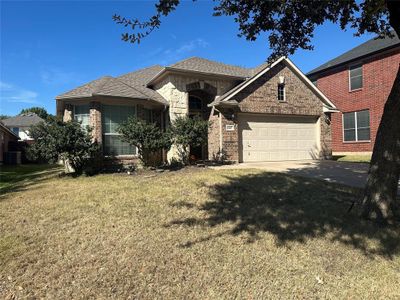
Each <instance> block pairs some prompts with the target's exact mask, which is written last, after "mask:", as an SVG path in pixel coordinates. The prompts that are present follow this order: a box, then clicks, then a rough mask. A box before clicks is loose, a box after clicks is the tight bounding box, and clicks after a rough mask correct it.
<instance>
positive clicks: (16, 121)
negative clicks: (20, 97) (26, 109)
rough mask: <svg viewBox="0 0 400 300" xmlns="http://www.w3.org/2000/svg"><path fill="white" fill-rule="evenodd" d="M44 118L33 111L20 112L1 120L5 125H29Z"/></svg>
mask: <svg viewBox="0 0 400 300" xmlns="http://www.w3.org/2000/svg"><path fill="white" fill-rule="evenodd" d="M43 121H44V120H43V119H42V118H41V117H39V116H38V115H37V114H35V113H26V114H21V115H18V116H15V117H11V118H8V119H4V120H2V122H3V124H4V125H5V126H7V127H9V128H10V127H29V126H32V125H36V124H38V123H40V122H43Z"/></svg>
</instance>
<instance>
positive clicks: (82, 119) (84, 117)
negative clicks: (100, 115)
mask: <svg viewBox="0 0 400 300" xmlns="http://www.w3.org/2000/svg"><path fill="white" fill-rule="evenodd" d="M74 120H75V121H77V122H79V123H81V126H82V127H83V128H85V129H86V128H87V126H89V104H84V105H75V106H74Z"/></svg>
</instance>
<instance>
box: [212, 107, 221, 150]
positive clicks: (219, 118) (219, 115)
mask: <svg viewBox="0 0 400 300" xmlns="http://www.w3.org/2000/svg"><path fill="white" fill-rule="evenodd" d="M213 108H214V109H215V110H216V111H217V112H218V121H219V155H220V156H221V155H222V145H223V140H222V113H221V112H220V111H219V110H218V109H217V108H215V106H213Z"/></svg>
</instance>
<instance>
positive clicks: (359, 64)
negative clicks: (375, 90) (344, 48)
mask: <svg viewBox="0 0 400 300" xmlns="http://www.w3.org/2000/svg"><path fill="white" fill-rule="evenodd" d="M356 66H360V67H361V75H359V76H361V87H360V88H358V89H354V90H352V89H351V77H350V70H351V68H353V67H356ZM348 75H349V76H348V77H349V92H354V91H359V90H362V89H363V87H364V64H363V63H362V62H361V63H357V64H351V65H349V68H348Z"/></svg>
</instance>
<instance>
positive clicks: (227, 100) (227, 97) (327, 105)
mask: <svg viewBox="0 0 400 300" xmlns="http://www.w3.org/2000/svg"><path fill="white" fill-rule="evenodd" d="M279 63H285V64H286V65H287V66H288V67H289V68H290V69H291V70H292V71H293V72H294V73H295V74H297V75H298V76H299V78H300V79H301V80H302V81H303V82H304V83H305V84H306V85H307V86H308V87H309V88H310V89H311V90H312V91H313V92H314V93H315V94H316V95H317V96H318V97H319V98H320V99H321V101H322V102H323V104H324V111H336V110H337V109H336V106H335V105H334V104H333V103H332V102H331V101H330V100H329V99H328V98H327V97H326V96H325V95H324V94H323V93H322V92H321V91H320V90H319V89H318V88H317V87H316V86H315V85H314V84H312V82H311V81H310V80H309V79H308V78H307V77H306V76H305V75H304V73H303V72H301V71H300V69H299V68H297V67H296V65H295V64H294V63H293V62H292V61H291V60H290V59H289V58H287V57H285V56H282V57H281V58H279V59H277V60H276V61H275V62H273V63H272V64H263V65H262V66H261V67H260V68H256V70H257V71H258V72H257V73H255V74H254V75H253V76H252V77H250V78H248V79H247V80H246V81H244V82H242V83H241V84H239V85H237V86H236V87H234V88H233V89H231V90H230V91H228V92H226V93H225V94H224V95H222V96H220V97H218V98H217V99H216V100H214V101H213V102H212V103H210V104H209V106H215V105H221V104H228V105H237V104H238V102H237V101H236V100H234V99H232V100H231V98H232V97H233V96H235V95H236V94H237V93H239V92H240V91H242V90H243V89H244V88H246V87H247V86H249V85H250V84H252V83H253V82H254V81H256V80H257V79H258V78H260V77H261V76H262V75H264V74H265V73H267V72H268V71H269V70H271V69H272V68H274V67H275V66H277V65H278V64H279Z"/></svg>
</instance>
